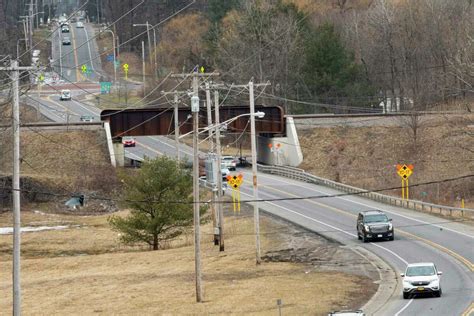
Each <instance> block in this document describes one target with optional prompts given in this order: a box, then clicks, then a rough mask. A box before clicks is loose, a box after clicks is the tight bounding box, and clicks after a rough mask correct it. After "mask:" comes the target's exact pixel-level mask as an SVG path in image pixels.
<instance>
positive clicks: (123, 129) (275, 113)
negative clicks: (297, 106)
mask: <svg viewBox="0 0 474 316" xmlns="http://www.w3.org/2000/svg"><path fill="white" fill-rule="evenodd" d="M258 111H261V112H264V113H265V117H263V118H261V119H260V118H257V117H256V118H255V130H256V132H257V133H266V134H271V135H275V134H280V135H282V134H285V124H284V113H283V108H281V107H279V106H262V105H260V106H258V105H256V106H255V112H258ZM249 112H250V110H249V107H248V106H232V107H231V106H228V107H222V108H220V121H221V122H224V121H227V120H229V119H231V118H234V117H236V116H238V115H241V114H247V113H249ZM173 114H174V110H173V108H140V109H126V110H120V109H117V110H103V111H102V112H101V113H100V118H101V120H102V121H108V122H109V123H110V130H111V133H112V137H121V136H151V135H169V134H172V133H174V118H173ZM190 116H191V109H190V108H184V107H182V108H178V118H179V124H180V128H179V132H180V134H185V133H188V132H190V131H192V129H193V126H192V120H191V119H188V117H190ZM249 118H250V116H243V117H240V118H238V119H236V120H235V121H233V122H231V123H230V124H228V125H227V131H228V132H235V133H238V132H244V131H247V132H250V123H249ZM213 121H214V109H213ZM199 126H201V127H204V126H207V111H206V110H205V109H202V110H201V111H200V112H199Z"/></svg>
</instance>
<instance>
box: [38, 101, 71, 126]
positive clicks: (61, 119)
mask: <svg viewBox="0 0 474 316" xmlns="http://www.w3.org/2000/svg"><path fill="white" fill-rule="evenodd" d="M30 98H31V97H30ZM48 99H49V97H48ZM33 100H34V101H37V100H35V99H33ZM50 101H52V100H50ZM38 104H39V106H40V112H41V110H42V112H43V113H44V114H43V115H46V116H48V114H49V115H54V116H56V117H57V118H59V120H58V121H57V122H61V121H63V120H65V119H64V118H63V117H62V116H59V115H58V114H56V113H54V112H53V111H52V110H51V109H49V108H48V107H47V106H46V105H44V104H42V103H38ZM54 110H56V112H60V111H59V110H57V109H54Z"/></svg>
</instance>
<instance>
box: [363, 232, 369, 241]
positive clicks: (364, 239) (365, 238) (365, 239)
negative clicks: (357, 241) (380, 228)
mask: <svg viewBox="0 0 474 316" xmlns="http://www.w3.org/2000/svg"><path fill="white" fill-rule="evenodd" d="M368 241H369V240H368V239H367V237H365V234H362V242H364V243H365V242H368Z"/></svg>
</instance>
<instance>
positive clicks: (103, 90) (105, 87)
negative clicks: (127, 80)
mask: <svg viewBox="0 0 474 316" xmlns="http://www.w3.org/2000/svg"><path fill="white" fill-rule="evenodd" d="M111 86H112V82H108V81H103V82H101V83H100V94H108V93H110V87H111Z"/></svg>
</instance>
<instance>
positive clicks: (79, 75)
mask: <svg viewBox="0 0 474 316" xmlns="http://www.w3.org/2000/svg"><path fill="white" fill-rule="evenodd" d="M70 29H71V33H72V37H71V40H72V50H73V53H74V62H75V64H76V66H75V68H76V81H77V82H79V81H81V79H80V78H81V73H80V71H79V59H78V58H77V51H76V36H75V35H74V28H73V27H71V28H70Z"/></svg>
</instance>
